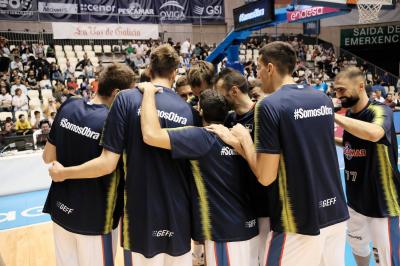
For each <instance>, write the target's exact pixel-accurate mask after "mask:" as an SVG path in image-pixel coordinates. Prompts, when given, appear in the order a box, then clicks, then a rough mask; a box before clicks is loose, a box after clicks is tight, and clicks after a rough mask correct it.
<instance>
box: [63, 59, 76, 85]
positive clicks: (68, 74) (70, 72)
mask: <svg viewBox="0 0 400 266" xmlns="http://www.w3.org/2000/svg"><path fill="white" fill-rule="evenodd" d="M65 65H66V68H65V70H64V80H69V79H70V78H72V77H74V76H75V68H74V67H73V66H72V65H71V63H70V62H69V60H67V62H66V63H65Z"/></svg>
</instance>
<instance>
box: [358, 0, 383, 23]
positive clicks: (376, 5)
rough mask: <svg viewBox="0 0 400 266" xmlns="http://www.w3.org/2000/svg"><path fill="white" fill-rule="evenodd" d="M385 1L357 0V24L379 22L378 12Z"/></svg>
mask: <svg viewBox="0 0 400 266" xmlns="http://www.w3.org/2000/svg"><path fill="white" fill-rule="evenodd" d="M385 2H386V1H385V0H358V1H357V8H358V16H359V18H358V23H360V24H367V23H375V22H378V21H379V11H380V10H381V8H382V5H383V4H384V3H385Z"/></svg>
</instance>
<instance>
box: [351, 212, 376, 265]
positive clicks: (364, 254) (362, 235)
mask: <svg viewBox="0 0 400 266" xmlns="http://www.w3.org/2000/svg"><path fill="white" fill-rule="evenodd" d="M349 214H350V219H349V220H348V221H347V240H348V241H349V243H350V246H351V249H352V252H353V255H354V258H355V260H356V262H357V265H358V266H368V265H369V260H370V258H369V257H370V253H371V249H370V247H369V243H370V241H371V235H370V231H369V226H368V219H369V218H368V217H366V216H364V215H362V214H360V213H358V212H356V211H354V210H353V209H351V208H349Z"/></svg>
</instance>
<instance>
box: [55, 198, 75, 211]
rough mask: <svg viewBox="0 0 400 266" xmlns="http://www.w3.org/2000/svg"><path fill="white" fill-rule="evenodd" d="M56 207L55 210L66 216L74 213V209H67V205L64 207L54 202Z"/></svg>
mask: <svg viewBox="0 0 400 266" xmlns="http://www.w3.org/2000/svg"><path fill="white" fill-rule="evenodd" d="M56 206H57V208H59V209H60V210H62V211H63V212H65V213H66V214H71V213H72V212H73V211H74V209H72V208H69V207H68V206H67V205H65V204H63V203H61V202H59V201H57V202H56Z"/></svg>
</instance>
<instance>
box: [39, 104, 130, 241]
mask: <svg viewBox="0 0 400 266" xmlns="http://www.w3.org/2000/svg"><path fill="white" fill-rule="evenodd" d="M108 111H109V109H108V107H106V106H105V105H100V104H90V103H87V102H85V101H84V100H83V99H81V98H76V97H71V98H70V99H68V100H67V101H66V102H65V103H64V104H63V105H62V106H61V108H60V110H59V112H58V113H57V115H56V117H55V119H54V122H53V125H52V127H51V131H50V134H49V137H48V141H49V142H50V143H51V144H53V145H54V146H56V153H57V161H59V162H60V163H61V164H62V165H64V166H66V167H68V166H75V165H80V164H83V163H85V162H87V161H90V160H92V159H94V158H97V157H98V156H99V155H100V154H101V151H102V147H101V146H100V138H101V132H102V129H103V126H104V121H105V120H106V117H107V114H108ZM120 166H121V167H120ZM121 171H123V168H122V164H121V165H119V167H118V168H117V170H116V171H114V173H112V174H110V175H106V176H102V177H99V178H94V179H73V180H65V181H64V182H53V183H52V184H51V187H50V190H49V194H48V196H47V200H46V204H45V206H44V210H43V212H46V213H49V214H50V215H51V218H52V220H53V221H54V222H55V223H57V224H59V225H60V226H62V227H64V228H65V229H66V230H68V231H71V232H74V233H78V234H85V235H98V234H107V233H109V232H110V231H111V230H112V229H114V228H116V227H117V226H118V222H119V219H120V217H121V214H122V207H123V186H124V184H123V183H124V180H123V178H120V176H121V175H123V173H121Z"/></svg>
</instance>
